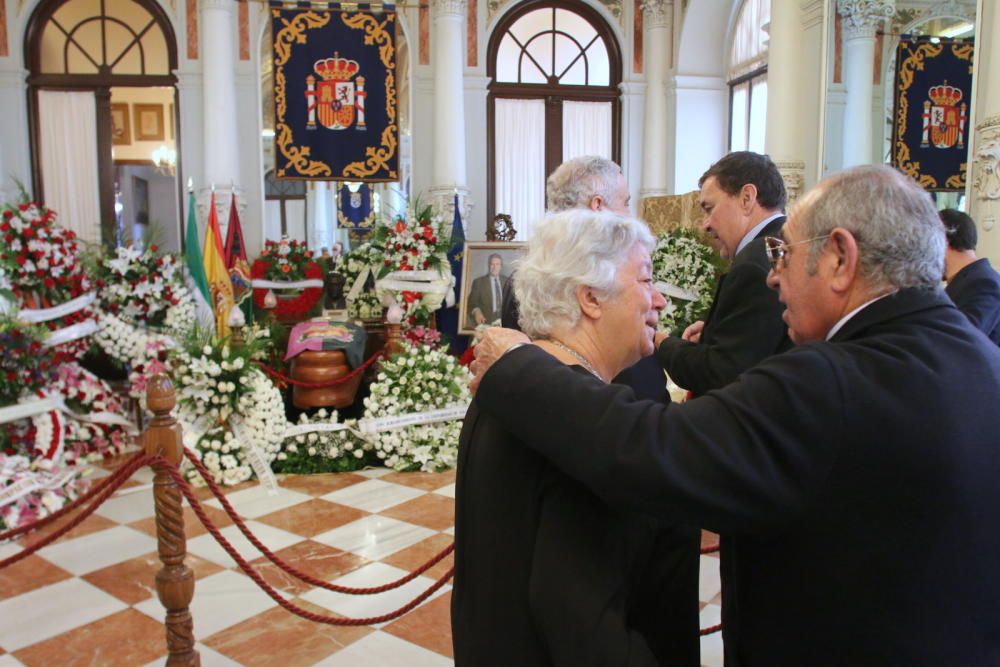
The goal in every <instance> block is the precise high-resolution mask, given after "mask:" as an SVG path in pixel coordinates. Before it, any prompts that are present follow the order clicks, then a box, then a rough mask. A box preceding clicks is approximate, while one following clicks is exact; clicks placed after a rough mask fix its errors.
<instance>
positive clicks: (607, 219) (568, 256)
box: [514, 208, 656, 338]
mask: <svg viewBox="0 0 1000 667" xmlns="http://www.w3.org/2000/svg"><path fill="white" fill-rule="evenodd" d="M636 243H639V244H641V245H642V246H643V247H645V248H646V249H647V250H649V251H650V252H652V250H653V247H654V246H655V244H656V240H655V239H654V238H653V234H652V233H651V232H650V231H649V228H648V227H647V226H646V224H645V223H644V222H642V221H640V220H637V219H635V218H631V217H625V216H621V215H616V214H614V213H608V212H604V211H600V212H598V211H592V210H590V209H585V208H577V209H570V210H567V211H560V212H558V213H550V214H549V215H547V216H545V218H543V219H542V220H541V222H539V223H538V224H537V225H536V226H535V227H534V228H533V229H532V235H531V240H530V241H528V251H527V253H526V254H525V255H524V257H523V258H522V259H521V260H520V262H519V263H518V268H517V273H515V274H514V293H515V295H516V296H517V300H518V303H519V304H520V314H521V316H520V320H519V324H520V326H521V330H522V331H524V332H525V333H526V334H528V335H529V336H531V337H532V338H543V337H546V336H549V335H551V334H552V333H553V329H554V328H562V327H566V328H572V327H573V326H575V325H576V323H577V322H578V321H579V319H580V305H579V303H578V302H577V297H576V288H577V287H579V286H580V285H586V286H588V287H592V288H594V289H596V290H598V292H600V293H603V294H604V295H606V296H608V297H610V298H614V296H615V292H616V287H617V284H616V281H615V277H616V276H617V274H618V269H619V268H620V267H621V265H622V263H623V262H625V260H626V258H627V256H628V254H629V252H630V251H631V250H632V248H633V246H635V244H636Z"/></svg>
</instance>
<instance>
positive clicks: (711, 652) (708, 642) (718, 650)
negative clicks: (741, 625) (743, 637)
mask: <svg viewBox="0 0 1000 667" xmlns="http://www.w3.org/2000/svg"><path fill="white" fill-rule="evenodd" d="M721 619H722V608H721V607H720V606H719V605H715V604H709V605H705V608H704V609H702V610H701V613H700V614H699V615H698V623H699V624H700V627H702V628H707V627H709V626H710V625H718V624H719V623H720V622H721ZM722 662H723V660H722V633H721V632H714V633H712V634H710V635H705V636H704V637H702V638H701V664H702V665H705V667H722Z"/></svg>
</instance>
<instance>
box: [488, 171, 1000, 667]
mask: <svg viewBox="0 0 1000 667" xmlns="http://www.w3.org/2000/svg"><path fill="white" fill-rule="evenodd" d="M944 246H945V241H944V235H943V234H942V233H941V222H940V220H939V219H938V216H937V211H935V210H934V206H933V203H932V202H931V200H930V197H929V196H928V195H927V193H925V192H923V191H922V190H921V189H920V188H919V186H917V185H916V184H915V183H914V182H913V181H912V180H911V179H909V178H907V177H906V176H904V175H902V174H900V173H898V172H896V171H894V170H892V169H890V168H889V167H886V166H881V165H870V166H864V167H856V168H854V169H850V170H847V171H844V172H841V173H839V174H835V175H833V176H832V177H830V178H828V179H827V180H825V181H823V182H822V183H820V184H819V185H818V186H817V187H816V188H815V189H813V190H812V191H811V192H809V193H808V194H806V195H805V197H804V198H803V199H802V200H801V201H800V202H799V204H797V206H796V208H795V209H794V210H793V211H792V215H791V218H790V220H789V222H788V223H787V224H786V225H785V227H784V230H783V238H781V239H769V240H768V244H767V250H768V253H769V259H770V260H771V262H772V263H773V269H772V271H771V273H770V274H769V276H768V283H769V285H770V286H771V287H772V288H773V289H776V290H777V291H778V293H779V297H780V300H781V302H782V303H783V304H785V307H786V308H785V311H784V313H783V315H782V317H783V319H784V321H785V323H786V324H787V325H788V327H789V331H790V335H791V338H792V340H793V341H795V342H796V343H798V347H796V348H793V349H792V350H789V351H787V352H785V353H784V354H779V355H774V356H772V357H769V358H768V359H765V360H764V361H762V362H761V363H759V364H758V365H757V366H755V367H754V368H752V369H750V370H749V371H747V372H746V373H744V374H743V375H742V376H741V377H740V378H739V380H737V381H736V382H734V383H732V384H730V385H728V386H726V387H724V388H722V389H720V390H716V391H712V392H711V393H709V394H708V395H707V396H705V397H703V398H696V399H694V400H692V401H688V402H687V403H684V404H681V405H677V404H673V405H670V406H666V407H664V406H661V405H657V404H655V403H652V402H648V401H635V400H634V398H633V397H632V396H631V394H630V392H629V391H628V390H627V389H625V388H621V387H615V386H614V385H609V386H605V385H602V384H600V383H598V382H596V381H594V380H592V379H590V378H588V377H586V376H582V375H580V374H578V373H574V372H573V371H572V370H569V369H567V368H566V367H565V366H563V365H562V364H560V363H558V362H557V361H555V360H551V359H550V358H549V357H548V355H546V354H545V353H544V352H542V351H541V350H540V349H538V348H537V347H536V346H533V345H524V344H523V343H524V342H525V341H524V339H523V335H518V334H517V333H515V332H510V331H509V330H506V329H491V330H490V332H489V333H488V334H487V335H486V336H485V337H484V339H483V341H482V342H481V343H480V345H479V346H478V347H477V348H476V350H477V353H478V355H479V356H480V357H482V358H477V361H476V362H475V367H476V368H475V370H477V371H478V373H479V375H478V376H477V380H478V381H479V382H480V384H479V395H478V399H479V405H480V406H481V408H482V410H483V412H486V413H488V414H490V415H492V416H493V417H494V418H495V419H496V420H497V421H498V423H499V425H500V426H501V427H502V428H505V429H508V430H509V432H510V433H511V435H512V436H513V437H514V438H518V439H520V440H522V441H523V442H525V443H531V446H532V447H533V448H535V449H536V450H538V451H540V452H541V453H542V454H543V455H545V456H546V457H547V458H549V459H550V460H551V461H552V462H553V463H554V464H555V465H556V466H558V467H559V468H561V469H563V470H564V471H566V472H567V473H569V474H570V475H571V476H572V477H574V478H576V479H578V480H580V481H581V482H583V483H584V484H586V485H587V486H588V487H590V488H591V489H592V490H593V491H595V492H596V493H597V494H598V495H600V496H601V497H603V498H604V499H605V500H606V501H608V502H609V503H610V504H612V505H613V506H617V507H621V508H628V509H633V510H639V511H643V512H647V513H650V514H654V515H657V516H660V517H662V518H665V519H668V520H674V521H689V522H694V523H698V524H700V525H702V526H704V527H706V528H709V529H711V530H716V531H719V532H722V533H725V534H727V535H731V536H733V538H734V539H733V540H732V541H731V543H730V546H729V548H730V549H731V551H732V556H733V558H734V562H735V565H736V569H737V572H738V574H739V576H738V577H737V579H736V588H735V590H734V591H732V595H730V596H726V595H725V594H724V597H723V628H724V630H723V633H724V642H725V648H726V664H727V665H767V666H768V667H784V666H786V665H787V666H789V667H792V666H794V667H801V666H802V665H852V666H866V665H873V666H874V665H907V666H908V667H914V666H916V667H920V666H923V665H926V666H928V667H930V666H935V667H936V666H940V665H998V664H1000V568H997V563H998V562H1000V531H998V530H997V527H996V517H995V515H994V514H993V508H996V507H998V506H1000V485H998V484H997V483H996V482H997V479H1000V457H998V456H997V455H996V438H997V433H1000V413H998V412H997V411H996V410H995V409H993V406H995V405H996V404H997V403H998V401H1000V350H998V349H997V347H996V346H995V345H993V344H992V343H991V342H990V341H989V340H987V339H986V338H985V337H984V336H983V335H981V334H980V333H979V332H978V331H976V330H975V329H974V327H973V326H972V325H971V324H970V323H969V321H968V319H967V318H966V317H965V316H964V315H962V313H960V312H959V311H958V310H957V309H956V308H955V307H954V305H953V304H952V303H951V301H950V300H949V299H948V298H947V296H946V295H944V294H943V293H942V291H941V290H940V289H939V288H938V283H939V281H940V277H941V275H942V272H943V270H944ZM494 332H496V335H494ZM517 343H521V344H520V345H518V344H517ZM512 347H513V348H516V349H511V348H512ZM508 350H511V351H510V352H509V354H503V353H504V352H505V351H508ZM501 355H502V357H501ZM497 358H499V361H497V362H496V364H495V366H493V368H492V370H489V371H488V372H485V371H484V368H488V367H489V364H490V363H491V362H492V361H493V360H494V359H497ZM484 372H485V374H484ZM556 388H558V389H557V390H556Z"/></svg>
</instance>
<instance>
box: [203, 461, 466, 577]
mask: <svg viewBox="0 0 1000 667" xmlns="http://www.w3.org/2000/svg"><path fill="white" fill-rule="evenodd" d="M184 456H186V457H187V460H188V461H189V462H190V463H191V464H192V465H193V466H194V467H195V469H196V470H197V471H198V474H200V475H201V476H202V478H204V480H205V482H206V483H207V484H208V488H209V489H210V490H211V491H212V495H214V496H215V497H216V498H217V499H218V501H219V502H220V503H221V504H222V508H223V509H224V510H225V511H226V514H228V515H229V518H230V519H232V520H233V523H235V524H236V527H237V528H239V530H240V532H241V533H243V536H244V537H246V538H247V540H249V541H250V544H252V545H253V546H254V547H256V548H257V550H258V551H260V552H261V553H262V554H264V557H265V558H267V559H268V560H269V561H271V562H272V563H274V565H276V566H277V567H278V569H280V570H282V571H283V572H285V573H287V574H290V575H291V576H293V577H295V578H296V579H300V580H302V581H304V582H306V583H307V584H311V585H312V586H316V587H318V588H324V589H326V590H328V591H333V592H335V593H344V594H346V595H374V594H376V593H384V592H385V591H391V590H393V589H395V588H399V587H400V586H402V585H404V584H407V583H409V582H411V581H413V580H414V579H416V578H417V577H419V576H420V575H421V574H423V573H424V572H426V571H427V570H429V569H431V568H432V567H434V566H435V565H437V564H438V563H439V562H441V561H442V560H444V558H445V557H446V556H448V554H450V553H451V552H452V551H454V550H455V543H454V542H452V543H451V544H449V545H448V546H447V547H445V549H444V550H443V551H441V552H440V553H438V554H437V555H436V556H434V557H433V558H431V559H430V560H429V561H427V562H426V563H424V564H423V565H421V566H420V567H418V568H417V569H416V570H414V571H413V572H410V573H409V574H407V575H406V576H404V577H401V578H399V579H397V580H395V581H391V582H389V583H387V584H382V585H381V586H373V587H370V588H355V587H352V586H338V585H336V584H331V583H329V582H326V581H323V580H322V579H317V578H316V577H313V576H311V575H309V574H307V573H305V572H302V571H300V570H297V569H296V568H294V567H292V566H291V565H289V564H288V563H286V562H284V561H283V560H281V559H280V558H278V556H277V555H275V554H274V553H273V552H272V551H271V550H270V549H268V548H267V547H266V546H264V544H263V543H262V542H261V541H260V540H259V539H257V536H256V535H254V534H253V533H252V532H250V529H249V528H247V526H246V524H245V523H244V522H243V518H242V517H240V515H239V514H237V513H236V510H235V509H234V508H233V506H232V505H230V504H229V500H228V499H226V495H225V494H224V493H223V492H222V489H220V488H219V486H218V484H216V483H215V480H213V479H212V476H211V474H210V473H209V472H208V470H206V469H205V466H204V465H202V463H201V461H199V460H198V458H197V457H196V456H195V455H194V454H193V453H192V452H191V451H190V450H189V449H185V450H184Z"/></svg>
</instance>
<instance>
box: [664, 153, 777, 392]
mask: <svg viewBox="0 0 1000 667" xmlns="http://www.w3.org/2000/svg"><path fill="white" fill-rule="evenodd" d="M698 185H699V186H700V187H701V195H700V199H701V207H702V209H704V211H705V216H706V217H705V221H704V222H703V223H702V224H703V227H704V229H705V231H706V232H707V233H708V235H709V236H710V237H712V238H714V239H715V240H716V241H717V243H718V247H719V252H720V253H721V254H722V256H723V257H725V258H727V259H731V260H732V265H731V266H730V268H729V271H728V272H727V273H726V274H725V275H723V276H721V277H720V278H719V284H718V287H717V288H716V292H715V298H714V299H713V301H712V306H711V309H710V310H709V311H708V315H707V317H706V318H705V320H704V321H698V322H695V323H694V324H692V325H691V326H689V327H688V328H687V329H686V330H685V331H684V333H683V334H682V335H681V337H680V338H675V337H673V336H670V335H669V332H662V333H658V334H657V336H656V346H657V356H658V358H659V360H660V364H661V365H662V366H663V368H664V369H665V370H666V371H667V373H668V374H669V375H670V377H671V378H672V379H673V380H674V382H676V383H677V384H678V385H680V386H681V387H684V388H685V389H688V390H690V391H691V392H692V393H693V394H694V395H695V396H700V395H702V394H704V393H705V392H707V391H709V390H711V389H718V388H719V387H724V386H726V385H727V384H729V383H730V382H732V381H734V380H735V379H736V378H737V377H738V376H739V375H740V373H742V372H743V371H745V370H746V369H748V368H750V367H751V366H753V365H754V364H756V363H757V362H759V361H760V360H761V359H764V358H766V357H769V356H770V355H772V354H776V353H778V352H782V351H784V350H786V349H788V348H789V347H790V346H791V343H790V342H789V340H788V336H787V335H786V333H785V325H784V324H783V323H782V322H781V304H780V303H778V298H777V295H775V294H774V292H772V291H771V290H769V289H768V288H767V284H766V279H767V271H768V268H769V267H768V264H767V261H766V260H765V258H764V241H763V238H764V237H765V236H768V235H771V236H773V235H775V234H777V233H778V232H779V231H780V230H781V226H782V225H783V224H784V223H785V214H784V213H783V211H784V208H785V199H786V195H785V184H784V182H783V181H782V178H781V174H780V173H779V172H778V168H777V167H776V166H775V165H774V163H773V162H772V161H771V159H770V158H769V157H767V156H766V155H760V154H758V153H752V152H749V151H739V152H736V153H730V154H729V155H727V156H726V157H724V158H722V159H721V160H719V161H718V162H716V163H715V164H713V165H712V166H711V167H710V168H709V169H708V171H706V172H705V173H704V175H702V177H701V180H699V181H698Z"/></svg>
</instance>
